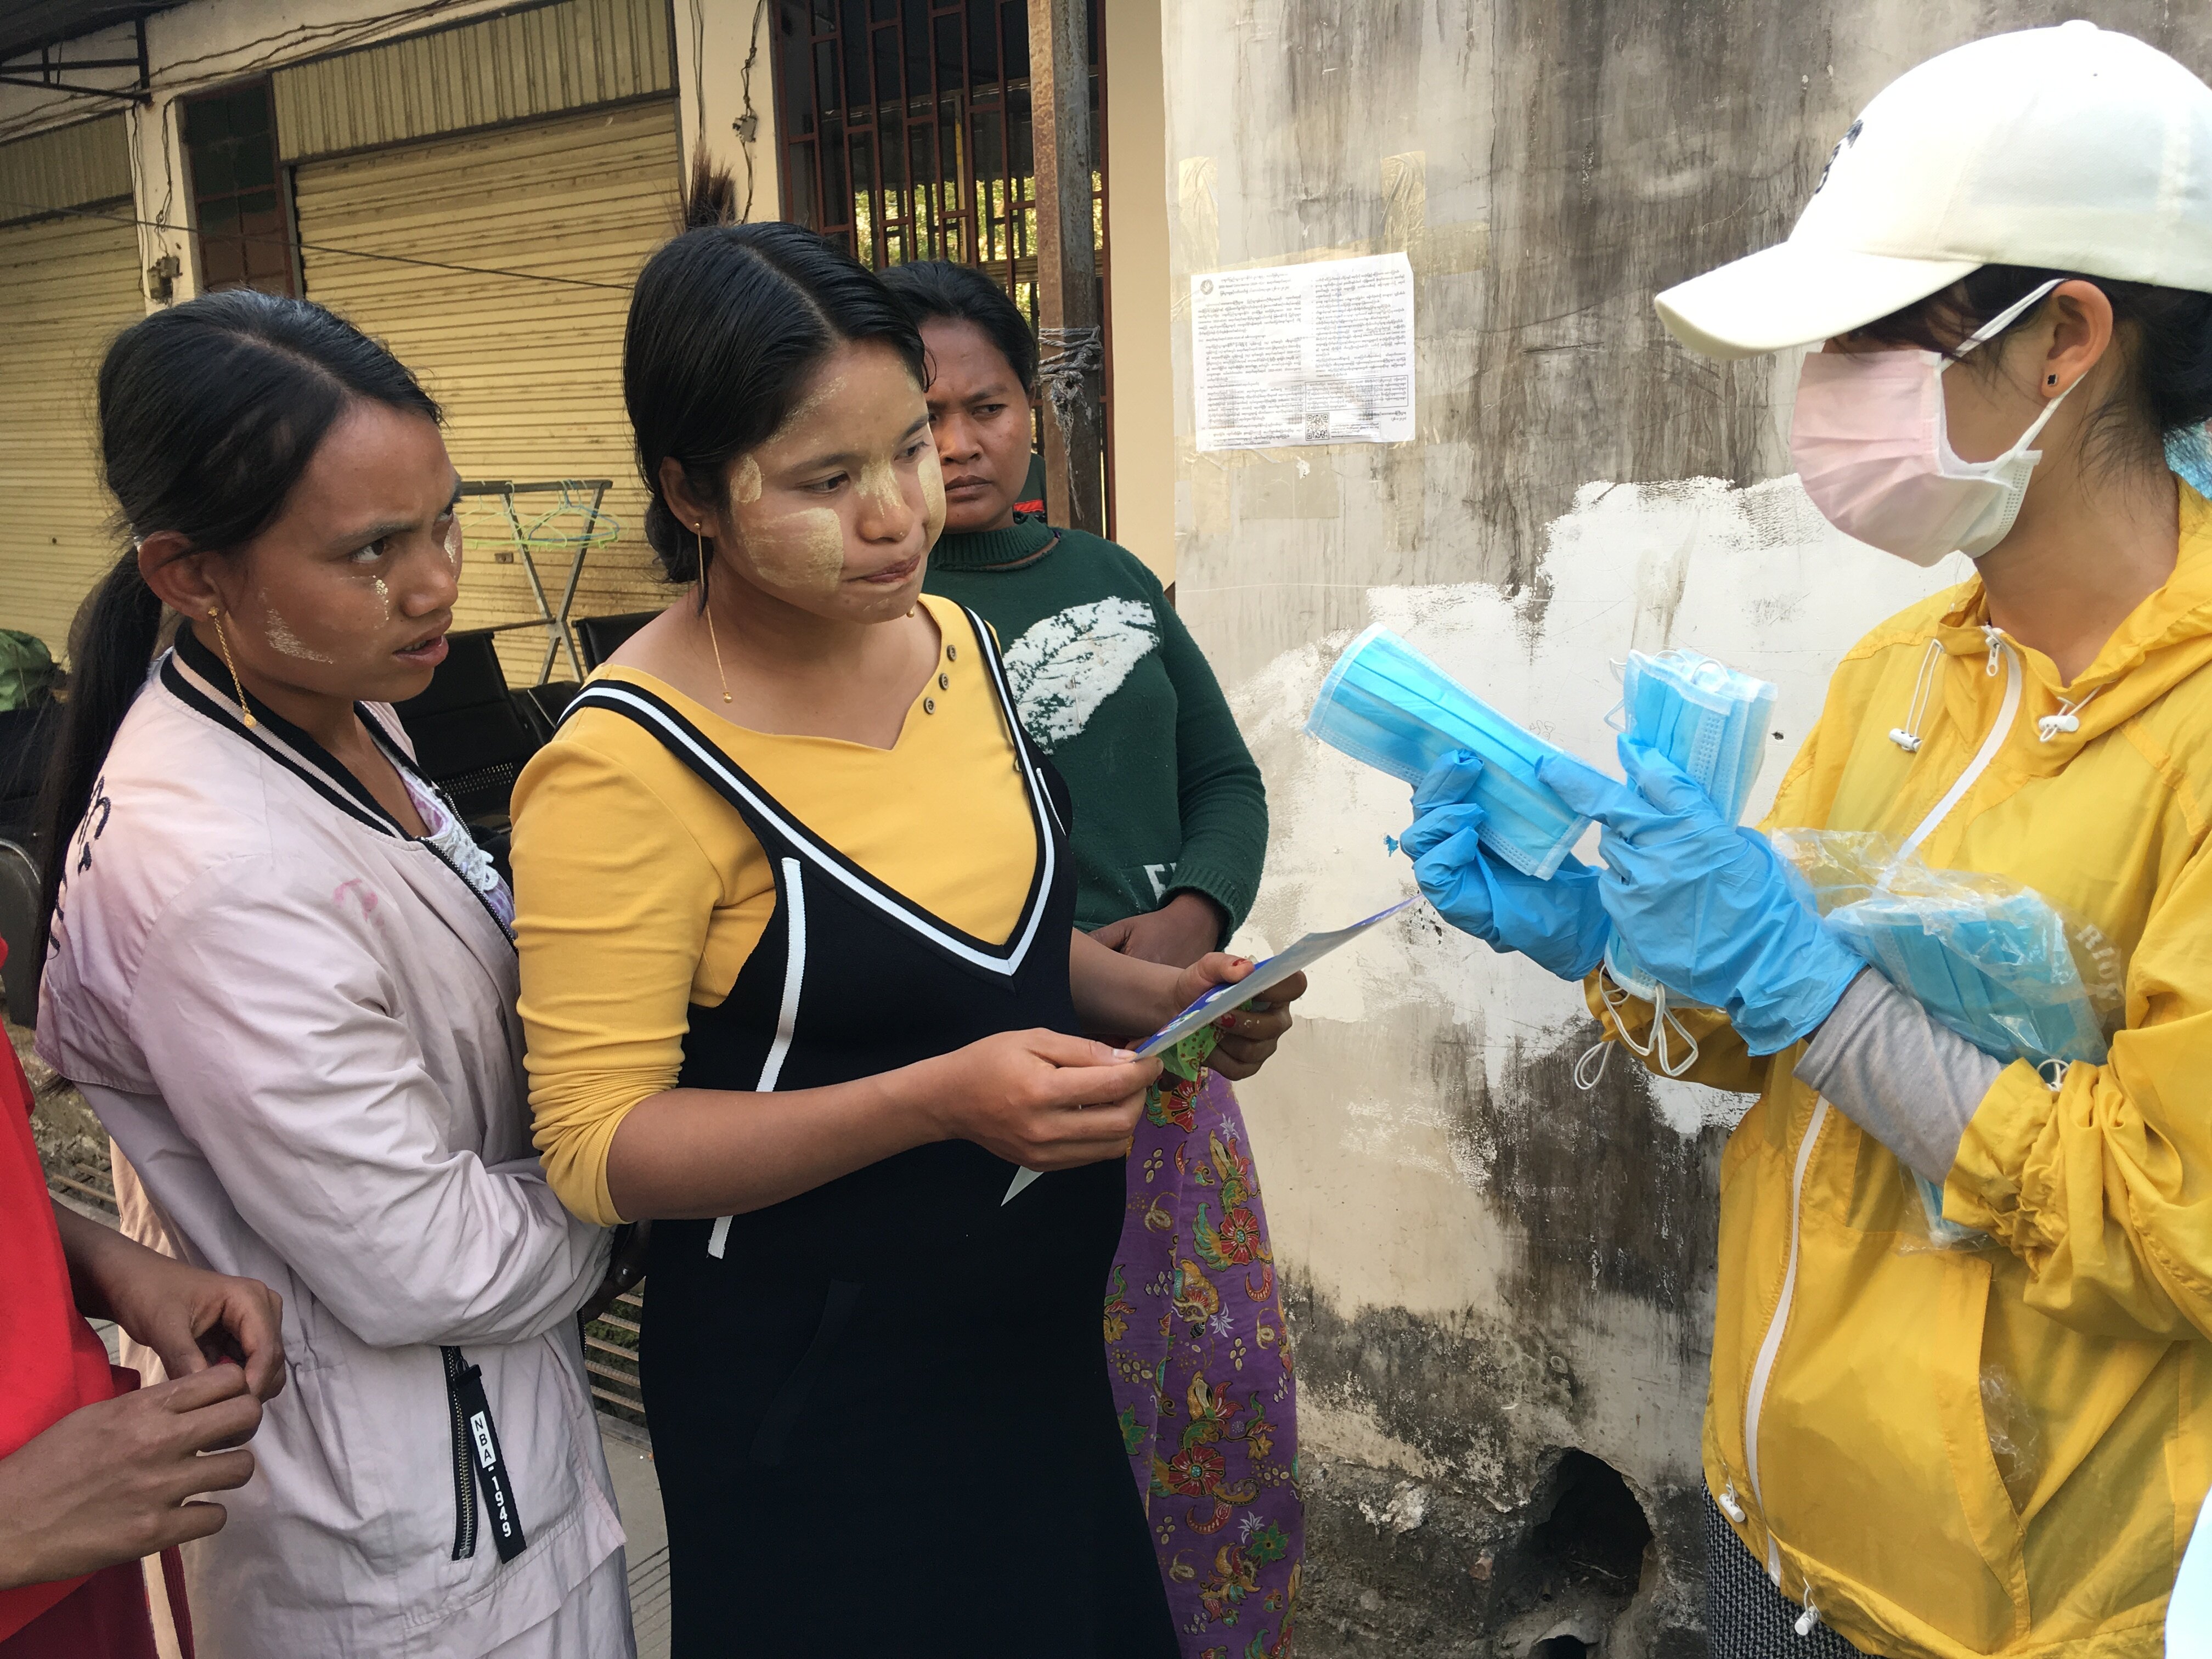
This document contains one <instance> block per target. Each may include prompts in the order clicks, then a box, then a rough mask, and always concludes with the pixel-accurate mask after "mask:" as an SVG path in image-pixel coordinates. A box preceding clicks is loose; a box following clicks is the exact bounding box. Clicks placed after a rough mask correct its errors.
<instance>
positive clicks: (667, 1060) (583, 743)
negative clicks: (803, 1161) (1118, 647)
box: [513, 598, 1036, 1225]
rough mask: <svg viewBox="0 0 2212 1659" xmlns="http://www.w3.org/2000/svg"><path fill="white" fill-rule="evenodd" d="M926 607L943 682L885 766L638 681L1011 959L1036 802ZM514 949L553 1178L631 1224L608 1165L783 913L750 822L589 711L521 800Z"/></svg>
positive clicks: (866, 858) (837, 839) (984, 673)
mask: <svg viewBox="0 0 2212 1659" xmlns="http://www.w3.org/2000/svg"><path fill="white" fill-rule="evenodd" d="M922 604H923V605H927V607H928V609H929V612H930V614H931V615H932V616H933V617H935V618H936V621H937V626H938V632H939V635H940V643H939V659H938V670H939V672H938V673H937V674H934V675H933V676H932V677H931V678H930V679H929V681H928V682H927V684H926V685H925V686H924V688H923V690H922V692H921V695H919V696H916V697H915V701H914V703H913V706H912V707H910V708H908V710H907V714H906V720H905V724H904V725H903V726H902V727H901V728H900V732H899V736H898V740H897V742H896V744H893V745H892V746H891V747H890V748H889V749H876V748H872V747H870V746H869V745H867V744H858V743H846V742H842V741H840V740H838V739H836V738H811V737H785V736H778V735H775V734H773V733H769V732H751V731H747V730H745V729H744V728H743V727H741V726H734V725H732V724H731V723H730V722H729V721H728V720H725V719H723V718H722V716H720V714H715V713H714V711H713V710H711V709H709V708H706V707H705V706H703V705H702V704H700V703H696V702H693V701H692V700H691V699H690V698H689V697H686V696H684V694H683V693H682V692H680V691H678V690H675V689H674V688H673V687H671V686H670V685H668V684H665V682H663V681H661V680H659V679H656V678H653V676H652V675H650V674H646V673H642V672H640V671H637V670H635V669H629V668H611V669H606V670H603V671H601V673H600V675H599V678H601V679H605V680H611V681H614V682H617V683H626V684H632V685H636V686H639V687H641V688H643V689H645V690H649V691H652V692H653V693H654V694H655V695H656V696H659V697H661V698H663V699H664V700H665V701H666V702H669V703H671V704H672V705H673V706H674V707H675V708H678V709H679V710H680V711H681V712H682V713H683V714H684V716H685V717H686V718H687V719H689V720H690V721H691V723H692V724H693V725H694V726H697V727H698V728H699V730H700V731H702V732H706V733H708V734H709V735H710V736H711V737H712V738H714V742H715V743H716V744H717V745H718V746H719V747H720V749H721V750H722V752H723V753H724V754H725V755H726V756H727V757H729V758H730V760H731V761H732V763H735V764H736V765H737V766H738V767H739V768H740V769H743V770H744V772H745V773H746V774H747V775H749V776H750V777H751V778H752V779H753V780H754V781H756V782H757V783H758V784H759V786H760V787H762V788H763V789H764V790H765V791H766V792H767V793H769V795H771V796H773V797H774V798H775V799H776V800H777V801H778V802H779V803H780V804H781V805H782V806H783V808H784V809H785V811H787V812H788V813H789V814H790V815H791V816H793V817H796V818H797V819H798V820H799V822H800V823H803V824H805V826H806V828H807V829H810V830H811V832H812V833H813V834H814V835H815V836H817V837H818V838H819V839H820V840H822V841H824V842H828V843H829V845H830V846H832V847H834V848H836V849H837V850H838V851H839V852H841V853H842V854H844V855H845V856H846V857H847V858H848V859H851V860H853V861H854V863H855V864H857V865H859V866H860V867H861V868H862V869H864V870H866V872H868V873H869V874H870V875H872V876H873V877H875V878H876V879H877V880H878V881H880V882H882V883H884V884H885V885H886V886H888V887H890V888H892V889H894V890H896V891H897V892H899V893H901V894H902V895H904V896H906V897H907V898H908V899H909V900H911V901H912V902H915V903H916V904H918V905H921V907H922V908H925V909H927V910H930V911H932V912H933V913H934V914H936V915H939V916H941V917H943V918H944V919H945V921H949V922H951V924H952V925H953V926H955V927H958V928H960V929H962V930H963V932H965V933H969V934H971V935H973V936H974V937H975V938H977V939H989V940H992V941H994V942H997V941H1003V940H1005V939H1006V938H1007V937H1008V936H1009V935H1010V934H1012V932H1013V929H1014V927H1015V925H1016V923H1017V922H1018V920H1019V918H1020V915H1021V909H1022V904H1023V901H1024V899H1025V898H1026V897H1027V896H1028V895H1029V890H1030V877H1031V874H1032V872H1033V871H1034V869H1035V866H1036V841H1035V836H1034V832H1033V829H1032V827H1031V822H1030V805H1029V798H1028V794H1027V793H1026V791H1025V789H1024V785H1023V782H1022V779H1021V777H1020V775H1019V774H1018V772H1017V771H1016V769H1015V768H1014V766H1013V765H1012V755H1013V750H1012V738H1011V736H1010V734H1009V732H1008V731H1007V729H1006V720H1005V717H1004V715H1003V714H1001V712H1000V703H999V699H998V694H997V692H996V691H995V690H994V688H993V685H992V682H991V676H990V671H989V669H988V668H987V666H986V665H985V663H984V661H983V655H982V652H981V648H980V647H979V646H978V643H977V641H976V639H975V633H974V631H973V629H971V628H970V627H969V622H968V618H967V617H966V616H965V615H964V614H963V612H962V611H961V610H960V608H959V607H958V606H957V605H953V604H951V602H949V601H947V600H944V599H933V598H925V599H923V600H922ZM513 863H514V897H515V916H514V930H515V943H516V945H517V947H518V948H519V949H520V952H521V967H522V998H521V1012H522V1023H523V1030H524V1032H525V1035H526V1038H527V1041H528V1044H529V1052H528V1063H529V1070H530V1109H531V1112H532V1116H533V1117H534V1119H535V1121H536V1132H535V1139H536V1141H537V1145H538V1152H539V1153H540V1155H541V1156H542V1157H543V1158H544V1164H545V1174H546V1178H547V1180H548V1181H550V1182H551V1183H552V1187H553V1190H554V1191H555V1192H556V1193H557V1194H560V1197H561V1200H562V1202H563V1203H565V1204H566V1205H568V1207H569V1208H570V1209H572V1210H574V1212H576V1213H577V1214H578V1215H580V1216H583V1217H585V1218H587V1219H589V1220H592V1221H596V1222H599V1223H600V1224H601V1225H612V1224H613V1223H615V1222H617V1221H619V1220H622V1219H623V1217H622V1216H621V1215H619V1214H618V1213H617V1211H616V1209H615V1206H614V1202H613V1200H612V1199H611V1197H610V1196H609V1194H608V1191H607V1149H608V1147H609V1146H611V1144H612V1143H613V1140H614V1136H615V1131H616V1129H617V1127H620V1125H621V1123H622V1121H623V1118H624V1117H626V1116H627V1115H629V1112H630V1110H631V1109H633V1108H634V1107H635V1106H636V1105H637V1103H639V1102H640V1101H642V1100H644V1099H646V1098H647V1097H650V1096H653V1095H656V1094H659V1093H660V1092H661V1091H663V1090H665V1089H669V1088H671V1087H673V1086H674V1085H675V1083H676V1079H677V1073H678V1070H679V1069H680V1068H681V1066H682V1065H683V1062H684V1036H685V1034H686V1032H687V1031H688V1030H690V1009H691V1008H692V1007H693V1006H698V1007H702V1008H712V1007H714V1006H719V1005H720V1002H721V1001H722V1000H723V999H724V998H725V997H726V996H728V995H729V994H730V988H731V987H732V985H734V984H735V983H736V982H737V977H738V970H739V969H741V968H743V967H744V963H745V959H746V958H747V957H749V956H750V955H751V954H752V951H753V947H754V946H755V945H757V944H758V943H759V941H760V939H761V937H762V934H763V932H764V931H765V930H766V928H767V927H768V923H769V918H770V916H771V915H774V913H775V877H774V874H773V872H772V871H771V870H770V868H769V860H768V858H767V856H766V854H763V852H762V850H761V847H760V843H759V842H757V841H756V840H755V839H754V838H753V835H752V832H751V831H750V830H749V829H747V828H746V827H745V823H744V819H742V818H741V817H738V813H737V811H736V810H735V809H734V808H733V807H732V806H731V805H729V804H728V803H727V802H726V801H725V800H724V799H722V798H721V797H720V795H718V794H716V793H714V791H713V790H712V789H710V788H708V786H707V785H706V784H705V783H704V782H703V781H701V779H700V778H699V777H698V776H697V775H696V774H695V773H693V772H692V771H691V770H690V768H688V767H686V766H685V765H684V763H682V762H680V761H678V759H677V758H676V757H674V756H673V755H671V754H670V753H669V752H668V750H666V749H665V748H664V747H663V746H662V744H660V742H659V739H658V738H655V737H653V735H652V734H651V733H650V732H647V731H646V730H645V729H644V728H643V727H642V726H639V725H638V724H637V723H636V722H635V721H634V720H628V719H625V718H624V717H623V716H622V715H620V714H615V713H613V712H611V710H608V709H605V708H583V709H580V710H578V711H577V712H576V713H575V714H573V715H571V716H570V717H569V718H568V720H566V721H565V722H564V723H563V724H562V727H561V729H560V731H559V732H558V733H557V734H556V736H555V738H554V739H553V741H552V742H551V743H550V744H547V745H546V746H545V747H544V749H542V750H539V751H538V754H537V755H536V756H535V757H533V758H532V760H531V762H530V764H529V765H528V766H526V768H524V769H523V773H522V776H521V778H520V780H519V781H517V782H516V784H515V789H514V849H513Z"/></svg>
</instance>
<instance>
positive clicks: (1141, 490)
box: [1103, 0, 1175, 582]
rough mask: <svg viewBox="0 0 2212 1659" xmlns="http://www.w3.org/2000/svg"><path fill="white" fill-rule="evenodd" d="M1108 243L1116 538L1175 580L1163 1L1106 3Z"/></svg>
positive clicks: (1161, 575)
mask: <svg viewBox="0 0 2212 1659" xmlns="http://www.w3.org/2000/svg"><path fill="white" fill-rule="evenodd" d="M1105 57H1106V131H1105V133H1104V135H1103V137H1104V143H1103V149H1104V152H1105V155H1106V167H1107V189H1106V240H1107V246H1108V247H1109V250H1110V254H1109V257H1110V259H1111V261H1112V270H1111V293H1110V295H1109V302H1110V304H1111V306H1112V315H1111V317H1110V319H1109V321H1110V324H1111V329H1110V332H1111V334H1112V337H1113V343H1114V406H1113V422H1114V430H1113V439H1114V537H1115V540H1117V541H1119V542H1120V543H1121V545H1122V546H1124V547H1126V548H1127V549H1128V550H1130V551H1131V552H1132V553H1134V554H1135V555H1136V556H1138V557H1139V558H1140V559H1142V560H1143V561H1144V562H1146V564H1148V565H1150V566H1151V567H1152V569H1153V571H1154V572H1155V573H1156V574H1158V576H1159V579H1160V580H1162V581H1164V582H1172V581H1174V580H1175V496H1174V495H1173V493H1172V492H1171V491H1170V490H1169V489H1166V488H1165V487H1164V486H1165V484H1166V481H1167V480H1168V479H1169V478H1170V477H1173V476H1174V470H1175V374H1174V363H1173V360H1172V359H1171V357H1170V355H1169V350H1168V340H1169V318H1168V307H1169V301H1170V295H1169V292H1168V288H1167V284H1166V283H1165V282H1164V276H1165V275H1166V272H1167V268H1168V205H1167V204H1168V197H1167V191H1166V189H1165V187H1164V186H1165V181H1166V179H1167V172H1168V146H1167V119H1166V114H1167V112H1166V106H1165V100H1164V81H1163V78H1162V74H1161V64H1160V0H1107V3H1106V40H1105Z"/></svg>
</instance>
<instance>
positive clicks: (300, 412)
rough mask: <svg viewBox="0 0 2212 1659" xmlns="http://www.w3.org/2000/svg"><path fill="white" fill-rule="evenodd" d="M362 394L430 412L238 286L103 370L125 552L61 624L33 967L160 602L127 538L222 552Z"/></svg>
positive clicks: (123, 343) (345, 340)
mask: <svg viewBox="0 0 2212 1659" xmlns="http://www.w3.org/2000/svg"><path fill="white" fill-rule="evenodd" d="M364 398H365V399H368V400H369V401H372V402H374V403H380V404H385V405H386V406H387V407H389V408H392V409H395V410H402V411H404V412H406V413H410V414H416V415H422V416H427V417H428V419H431V420H434V421H435V420H436V419H437V418H438V405H437V404H435V403H434V402H432V401H431V399H430V398H429V396H428V394H427V393H425V392H423V390H422V387H421V386H418V385H416V381H415V377H414V376H413V375H411V374H409V373H408V372H407V370H406V369H405V368H403V367H402V366H401V365H400V363H399V362H398V359H396V358H394V357H393V356H392V354H391V353H390V352H388V351H386V349H384V348H383V347H382V346H381V345H379V344H378V343H376V342H375V341H374V340H372V339H370V338H369V337H368V336H367V335H365V334H363V333H362V331H360V330H359V329H356V327H354V326H353V325H352V324H350V323H349V322H347V321H345V320H344V319H343V318H340V317H338V316H336V315H334V314H333V313H331V312H328V311H325V309H324V308H323V307H320V306H319V305H313V304H311V303H310V302H308V301H305V300H291V299H285V298H283V297H281V296H279V295H271V294H262V293H258V292H257V291H255V290H254V289H230V290H228V291H226V292H224V293H221V294H210V295H204V296H203V297H202V298H199V299H197V300H188V301H185V302H184V303H183V304H181V305H177V306H172V307H169V308H168V309H167V310H166V311H157V312H155V313H153V314H152V315H151V316H149V317H148V318H146V319H144V320H143V321H141V322H137V323H133V324H132V325H131V326H130V327H129V328H126V329H125V330H124V331H123V332H122V333H121V334H119V335H118V336H117V337H116V338H115V343H113V344H112V345H111V346H109V347H108V349H107V356H106V361H105V362H102V363H101V364H100V465H101V467H102V469H103V471H104V473H105V476H106V481H107V488H108V490H109V493H110V494H112V495H113V496H114V497H115V499H116V501H117V503H118V506H119V507H120V508H121V513H120V514H119V520H120V523H121V525H122V526H123V527H124V528H125V531H126V532H127V537H128V540H129V543H130V545H129V546H127V547H126V548H125V550H124V551H123V554H122V556H121V557H119V558H118V559H117V561H116V562H115V564H114V566H113V568H111V569H110V570H109V571H108V573H107V574H106V576H105V577H104V578H102V579H101V581H100V586H98V587H97V588H95V589H94V591H93V593H92V596H91V598H90V599H88V600H87V601H86V602H85V605H84V608H83V609H82V611H79V613H78V615H77V620H76V625H75V626H74V627H72V628H71V629H70V678H69V699H68V702H66V703H65V704H64V709H63V714H62V724H61V731H60V733H59V735H58V738H57V739H56V741H55V745H54V753H53V756H52V759H51V760H50V761H49V762H48V763H47V766H46V778H45V782H44V786H43V787H41V789H40V792H39V806H38V817H37V820H36V822H37V823H38V826H39V840H38V846H37V851H38V853H39V856H40V866H41V877H42V883H43V890H42V893H41V897H40V908H39V931H38V936H37V939H36V941H35V949H34V969H35V970H43V969H44V968H45V965H46V950H47V946H48V943H49V941H50V939H51V937H52V927H53V913H54V903H55V901H56V899H57V898H58V896H59V894H60V890H61V884H62V876H63V872H64V866H65V865H66V863H67V861H68V852H69V844H70V838H71V837H72V836H73V835H74V834H75V833H76V826H77V824H78V823H79V821H80V820H82V818H83V817H84V814H85V809H86V808H87V806H88V805H90V804H91V800H92V794H93V786H94V783H95V781H97V780H98V778H99V776H100V769H101V768H102V767H103V766H104V765H105V764H106V760H107V750H108V746H109V744H112V742H113V741H114V740H115V733H116V731H117V728H118V727H119V726H121V725H122V724H123V717H124V715H125V714H126V713H127V712H128V711H129V709H130V708H131V700H132V699H133V698H134V697H135V696H137V693H138V688H139V687H140V686H141V685H142V684H144V682H145V678H146V671H147V668H148V666H149V665H150V663H151V661H152V659H153V655H154V651H155V646H156V645H157V644H158V643H159V641H160V637H161V623H162V609H161V600H160V599H157V598H155V594H154V591H153V589H151V588H150V587H149V586H146V581H145V579H144V577H143V576H142V575H140V574H139V571H138V548H137V544H138V543H139V542H140V541H142V540H143V539H144V538H146V537H149V536H152V535H155V534H157V533H161V532H168V533H172V534H176V535H180V536H182V537H183V538H185V544H186V548H187V550H188V551H191V552H196V553H216V554H227V553H230V552H233V551H234V550H236V549H238V548H239V547H240V546H242V545H244V544H246V543H247V542H250V541H252V539H253V538H254V537H255V536H257V535H258V534H259V533H260V532H262V531H263V530H264V529H266V528H267V527H268V526H269V525H270V523H271V522H272V521H273V520H275V519H276V516H277V515H278V514H279V513H281V512H282V511H283V507H284V503H285V501H286V500H287V498H289V496H290V495H291V493H292V489H293V487H294V486H295V484H297V483H299V481H300V476H301V473H303V472H305V471H307V464H308V462H309V461H311V460H313V459H314V454H315V451H316V449H317V448H318V447H320V445H321V443H322V441H323V439H324V437H325V435H327V434H328V433H329V431H330V429H331V427H332V426H333V425H335V424H336V423H337V420H338V418H339V416H342V415H343V413H344V412H345V410H346V409H347V408H348V407H349V405H350V404H353V403H354V402H355V401H356V400H357V399H364Z"/></svg>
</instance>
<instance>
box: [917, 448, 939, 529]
mask: <svg viewBox="0 0 2212 1659" xmlns="http://www.w3.org/2000/svg"><path fill="white" fill-rule="evenodd" d="M919 471H920V473H921V522H922V528H923V529H924V530H925V531H927V532H928V540H929V544H930V545H931V546H932V547H934V546H936V545H937V538H938V535H939V532H942V531H943V530H944V528H945V469H944V468H943V467H941V466H939V465H938V462H937V449H936V447H935V446H934V445H933V446H931V447H929V448H927V449H925V450H923V451H922V452H921V466H920V468H919Z"/></svg>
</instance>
